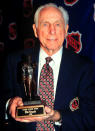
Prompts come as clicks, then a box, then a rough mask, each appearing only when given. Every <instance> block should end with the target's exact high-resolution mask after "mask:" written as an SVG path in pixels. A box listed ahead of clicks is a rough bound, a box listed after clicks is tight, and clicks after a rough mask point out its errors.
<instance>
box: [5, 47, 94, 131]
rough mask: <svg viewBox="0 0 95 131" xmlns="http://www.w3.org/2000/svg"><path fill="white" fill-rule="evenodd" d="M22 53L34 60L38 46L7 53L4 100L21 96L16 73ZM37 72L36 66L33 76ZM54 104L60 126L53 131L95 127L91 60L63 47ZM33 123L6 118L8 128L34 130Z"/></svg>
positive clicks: (74, 130)
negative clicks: (59, 116) (7, 119)
mask: <svg viewBox="0 0 95 131" xmlns="http://www.w3.org/2000/svg"><path fill="white" fill-rule="evenodd" d="M36 47H37V46H36ZM23 53H24V54H32V56H33V61H36V62H37V63H38V56H39V48H34V49H28V50H26V51H24V52H23V51H22V52H19V53H16V54H13V55H10V56H9V57H8V60H7V64H6V65H7V66H6V69H5V75H4V77H5V80H4V81H5V82H4V84H5V85H4V90H6V91H7V93H6V94H5V96H4V99H5V101H7V100H8V99H9V98H11V97H15V96H20V97H23V87H22V86H21V85H20V83H19V81H18V77H17V70H18V67H19V66H18V65H19V63H20V61H21V56H22V54H23ZM37 72H38V68H36V72H35V75H36V76H37ZM36 78H37V77H36ZM54 108H55V110H59V111H60V112H61V114H62V126H61V127H58V126H55V129H56V130H57V131H58V130H60V131H61V130H62V131H70V130H71V131H87V130H88V131H94V130H95V85H94V81H93V67H92V63H91V62H88V60H85V59H84V58H82V57H81V56H79V55H77V54H75V53H74V52H72V51H70V50H67V49H65V48H63V55H62V60H61V65H60V71H59V77H58V83H57V89H56V96H55V104H54ZM35 124H36V123H28V124H27V123H20V122H16V121H15V120H12V122H9V125H10V126H9V129H11V128H12V127H13V129H15V130H20V131H21V130H23V131H32V130H33V131H34V130H35ZM12 125H13V126H12ZM14 127H15V128H14Z"/></svg>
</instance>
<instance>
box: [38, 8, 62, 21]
mask: <svg viewBox="0 0 95 131" xmlns="http://www.w3.org/2000/svg"><path fill="white" fill-rule="evenodd" d="M39 19H40V20H41V21H43V19H46V20H47V21H48V20H49V19H51V20H52V19H56V20H64V18H63V15H62V13H61V11H60V10H59V9H57V8H55V7H46V8H43V9H42V10H41V11H40V13H39Z"/></svg>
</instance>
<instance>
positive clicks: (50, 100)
mask: <svg viewBox="0 0 95 131" xmlns="http://www.w3.org/2000/svg"><path fill="white" fill-rule="evenodd" d="M50 61H52V59H51V57H47V58H46V64H44V65H43V67H42V70H41V74H40V81H39V94H40V98H41V100H42V101H44V102H45V104H46V105H47V106H48V107H50V108H52V109H53V106H54V78H53V70H52V68H51V67H50V66H49V62H50ZM37 131H54V126H53V121H47V120H45V121H41V122H37Z"/></svg>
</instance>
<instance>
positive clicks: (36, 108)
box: [16, 56, 45, 118]
mask: <svg viewBox="0 0 95 131" xmlns="http://www.w3.org/2000/svg"><path fill="white" fill-rule="evenodd" d="M35 67H36V64H34V63H32V59H31V56H25V58H24V61H23V63H22V82H23V87H24V92H25V100H24V106H19V107H17V110H16V117H19V118H20V117H21V118H22V117H32V116H42V115H44V114H45V111H44V104H42V102H41V100H40V97H39V96H38V95H37V86H36V82H35V79H34V71H35Z"/></svg>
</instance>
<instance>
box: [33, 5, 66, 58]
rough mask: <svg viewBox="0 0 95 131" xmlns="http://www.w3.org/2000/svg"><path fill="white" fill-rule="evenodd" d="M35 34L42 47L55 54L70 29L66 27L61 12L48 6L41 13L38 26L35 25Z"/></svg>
mask: <svg viewBox="0 0 95 131" xmlns="http://www.w3.org/2000/svg"><path fill="white" fill-rule="evenodd" d="M33 29H34V32H35V36H36V37H38V38H39V40H40V43H41V48H42V49H43V50H44V51H45V52H46V53H47V54H48V55H53V54H54V53H56V52H57V51H58V50H59V49H60V48H61V46H62V44H63V42H64V38H65V36H66V34H67V31H68V26H67V27H65V23H64V18H63V17H62V14H61V12H60V11H59V10H58V9H56V8H54V7H48V8H44V9H42V11H41V12H40V14H39V19H38V27H37V28H36V26H35V25H33Z"/></svg>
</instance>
